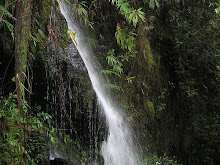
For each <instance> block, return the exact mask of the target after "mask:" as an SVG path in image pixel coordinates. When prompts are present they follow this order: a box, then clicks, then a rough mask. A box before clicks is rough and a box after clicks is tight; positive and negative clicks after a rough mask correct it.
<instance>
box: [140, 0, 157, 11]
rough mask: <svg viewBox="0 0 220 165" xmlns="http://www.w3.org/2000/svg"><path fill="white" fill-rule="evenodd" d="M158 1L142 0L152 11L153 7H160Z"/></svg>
mask: <svg viewBox="0 0 220 165" xmlns="http://www.w3.org/2000/svg"><path fill="white" fill-rule="evenodd" d="M159 1H160V0H144V3H147V4H148V5H149V7H150V8H152V9H154V8H155V7H160V4H159Z"/></svg>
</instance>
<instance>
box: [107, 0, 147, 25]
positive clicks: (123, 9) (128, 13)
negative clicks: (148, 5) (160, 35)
mask: <svg viewBox="0 0 220 165" xmlns="http://www.w3.org/2000/svg"><path fill="white" fill-rule="evenodd" d="M111 3H112V4H116V7H117V8H118V9H119V11H120V13H121V14H122V15H124V17H125V19H126V20H127V21H128V22H129V23H130V24H133V26H134V27H136V26H137V23H138V22H139V21H145V13H144V12H143V11H141V10H142V8H139V9H134V8H132V7H131V6H130V4H129V3H128V2H127V1H126V0H111Z"/></svg>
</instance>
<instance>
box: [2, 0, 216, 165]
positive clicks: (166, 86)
mask: <svg viewBox="0 0 220 165" xmlns="http://www.w3.org/2000/svg"><path fill="white" fill-rule="evenodd" d="M66 2H67V3H69V4H70V5H71V6H72V8H73V12H75V15H76V16H77V17H78V20H79V22H78V24H79V26H80V27H81V28H82V29H84V30H85V31H87V32H89V33H87V36H88V41H90V44H91V45H90V46H91V47H93V49H95V50H96V52H98V53H97V54H96V56H97V58H98V59H99V61H100V63H101V64H102V65H103V70H100V72H101V73H102V74H106V75H108V76H109V77H110V79H109V82H108V86H109V88H111V89H112V91H114V92H115V95H117V99H118V100H120V103H121V105H122V107H123V109H124V111H125V112H126V113H127V116H128V118H127V119H128V120H129V121H130V122H131V125H132V127H133V128H134V131H135V132H134V133H135V134H137V137H138V139H139V142H140V145H141V147H142V150H143V157H144V163H143V164H173V165H175V164H177V162H178V163H180V164H210V165H212V164H213V165H214V164H219V163H220V158H219V155H220V148H219V146H220V134H219V132H220V116H219V115H220V114H219V108H220V102H219V100H220V86H219V85H220V63H219V62H220V55H219V52H220V50H219V48H220V42H219V38H220V33H219V32H220V19H219V12H220V1H219V0H199V1H198V0H197V1H195V0H139V1H138V0H93V1H89V0H85V1H81V0H66ZM0 31H1V33H0V53H1V56H0V65H1V69H0V94H1V96H0V128H1V129H0V164H43V162H45V163H46V162H47V160H48V156H49V152H50V149H48V148H49V147H50V146H56V145H58V146H60V147H61V146H62V147H61V148H64V149H63V150H67V151H68V152H69V153H71V154H70V155H68V156H69V157H74V160H75V162H74V163H75V164H85V163H88V162H89V161H90V159H91V158H92V157H93V156H94V155H95V154H96V155H98V157H100V154H99V151H97V148H95V142H93V140H91V139H89V138H90V135H91V134H92V136H95V134H97V137H98V138H97V139H98V140H97V141H98V143H99V144H98V148H99V147H100V144H101V141H102V140H103V139H104V138H105V136H104V134H105V126H104V125H105V123H103V121H102V120H101V119H99V118H100V116H99V115H98V111H99V110H98V108H97V103H96V99H95V96H94V92H93V91H92V89H91V84H89V83H85V82H88V76H87V77H86V76H85V75H86V73H84V72H83V73H81V72H77V71H73V70H74V68H73V69H68V63H67V62H66V58H67V59H68V55H67V54H66V53H65V48H67V47H68V46H69V44H70V43H71V41H70V37H69V36H71V37H72V38H73V39H74V37H75V33H74V32H70V31H69V30H68V28H67V25H66V22H65V20H64V19H63V17H62V16H61V14H60V12H59V6H58V2H57V1H53V0H41V1H38V0H21V1H19V0H18V1H15V0H4V1H3V0H1V1H0ZM74 44H77V43H74ZM47 50H49V52H48V51H47ZM60 51H61V52H62V51H63V54H64V57H62V56H61V55H60ZM65 86H68V88H65ZM69 86H72V88H70V87H69ZM66 89H68V92H67V90H66ZM50 91H54V92H55V93H56V94H57V95H54V94H52V92H51V93H50ZM69 93H71V94H69ZM45 98H47V99H45ZM52 100H53V101H54V100H55V101H54V102H52ZM72 111H73V112H72ZM90 114H92V115H93V118H92V121H93V123H95V124H94V125H93V126H92V128H93V132H91V131H89V128H90V124H89V122H88V120H89V119H91V115H90ZM97 125H99V126H100V129H97V128H96V126H97ZM58 128H62V129H58ZM89 141H92V142H91V144H90V142H89ZM89 145H91V146H92V147H90V146H89ZM99 159H100V161H102V158H99Z"/></svg>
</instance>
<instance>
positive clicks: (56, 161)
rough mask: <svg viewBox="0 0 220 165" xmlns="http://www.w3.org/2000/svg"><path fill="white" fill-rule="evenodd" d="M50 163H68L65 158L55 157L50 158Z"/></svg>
mask: <svg viewBox="0 0 220 165" xmlns="http://www.w3.org/2000/svg"><path fill="white" fill-rule="evenodd" d="M50 165H70V164H69V163H68V162H67V161H66V160H65V159H61V158H55V159H54V160H50Z"/></svg>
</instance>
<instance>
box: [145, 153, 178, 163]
mask: <svg viewBox="0 0 220 165" xmlns="http://www.w3.org/2000/svg"><path fill="white" fill-rule="evenodd" d="M145 164H146V165H147V164H150V165H151V164H152V165H181V164H179V163H177V161H176V160H175V158H173V159H171V158H169V157H167V156H166V155H165V156H161V157H158V156H156V155H154V156H152V158H151V159H150V160H148V159H146V160H145V163H144V165H145Z"/></svg>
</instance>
